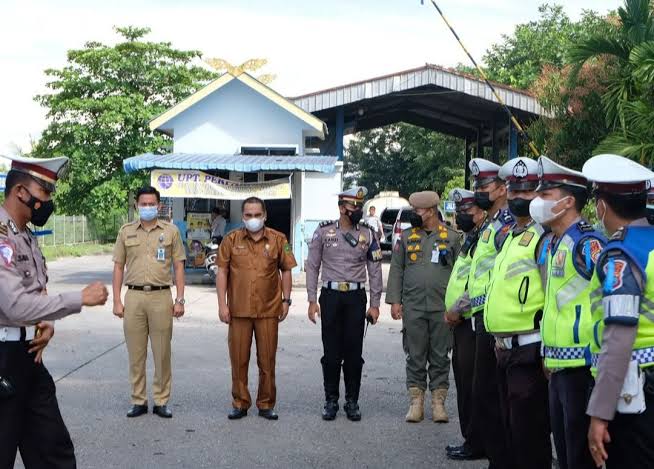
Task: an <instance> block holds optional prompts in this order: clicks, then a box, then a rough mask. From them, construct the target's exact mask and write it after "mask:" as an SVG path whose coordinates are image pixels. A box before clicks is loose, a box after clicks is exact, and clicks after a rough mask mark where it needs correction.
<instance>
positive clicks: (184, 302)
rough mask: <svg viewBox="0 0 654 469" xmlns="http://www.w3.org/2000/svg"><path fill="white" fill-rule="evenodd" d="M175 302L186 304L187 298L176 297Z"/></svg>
mask: <svg viewBox="0 0 654 469" xmlns="http://www.w3.org/2000/svg"><path fill="white" fill-rule="evenodd" d="M175 303H177V304H178V305H182V306H184V305H185V304H186V300H185V299H184V298H175Z"/></svg>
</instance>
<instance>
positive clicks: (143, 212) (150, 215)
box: [139, 206, 159, 221]
mask: <svg viewBox="0 0 654 469" xmlns="http://www.w3.org/2000/svg"><path fill="white" fill-rule="evenodd" d="M158 213H159V207H156V206H155V207H139V217H140V218H141V220H144V221H151V220H154V219H155V218H157V214H158Z"/></svg>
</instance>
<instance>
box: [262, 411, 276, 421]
mask: <svg viewBox="0 0 654 469" xmlns="http://www.w3.org/2000/svg"><path fill="white" fill-rule="evenodd" d="M259 417H263V418H265V419H266V420H277V419H278V418H279V415H277V413H276V412H275V410H274V409H259Z"/></svg>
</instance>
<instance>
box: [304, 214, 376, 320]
mask: <svg viewBox="0 0 654 469" xmlns="http://www.w3.org/2000/svg"><path fill="white" fill-rule="evenodd" d="M346 234H349V235H351V236H353V237H354V239H355V240H357V241H358V243H357V245H356V246H352V245H350V244H349V243H348V241H347V240H346V239H345V235H346ZM381 260H382V253H381V249H380V247H379V241H378V239H377V236H376V235H375V232H374V231H373V229H372V227H371V226H369V225H367V224H364V223H360V224H359V225H357V226H356V227H353V228H351V229H349V230H344V229H342V228H341V226H340V224H339V223H338V221H325V222H322V223H321V224H320V226H318V228H317V229H316V231H315V232H314V233H313V238H312V240H311V242H310V243H309V256H308V258H307V262H306V272H307V296H308V299H309V301H310V302H316V301H317V297H318V273H319V272H321V269H322V272H321V277H320V278H321V279H322V281H323V282H357V283H365V282H366V270H367V271H368V277H369V279H370V282H369V283H370V306H371V307H374V308H378V307H379V302H380V299H381V295H382V288H383V286H384V285H383V280H382V269H381Z"/></svg>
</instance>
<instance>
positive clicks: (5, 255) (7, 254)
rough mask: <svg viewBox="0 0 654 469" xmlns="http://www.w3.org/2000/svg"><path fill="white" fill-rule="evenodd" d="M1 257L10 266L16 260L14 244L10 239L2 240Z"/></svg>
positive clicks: (0, 243) (0, 245)
mask: <svg viewBox="0 0 654 469" xmlns="http://www.w3.org/2000/svg"><path fill="white" fill-rule="evenodd" d="M0 259H2V261H3V262H4V263H5V267H9V266H10V265H11V263H12V261H13V260H14V245H13V243H12V242H11V241H9V240H4V241H2V242H0Z"/></svg>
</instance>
